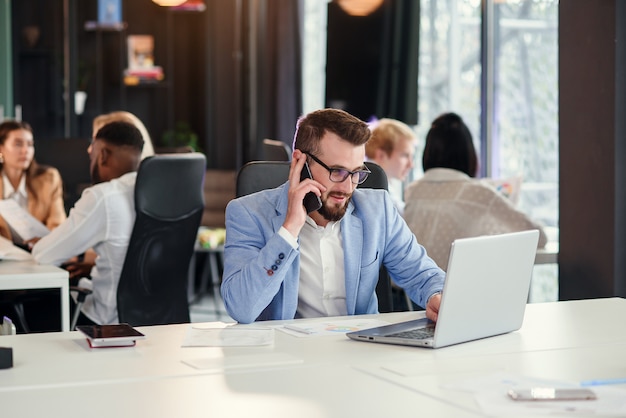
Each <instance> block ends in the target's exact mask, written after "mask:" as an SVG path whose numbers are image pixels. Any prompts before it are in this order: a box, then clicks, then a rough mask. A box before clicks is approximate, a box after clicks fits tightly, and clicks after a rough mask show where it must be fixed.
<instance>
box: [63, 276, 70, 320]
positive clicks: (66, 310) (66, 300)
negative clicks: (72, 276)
mask: <svg viewBox="0 0 626 418" xmlns="http://www.w3.org/2000/svg"><path fill="white" fill-rule="evenodd" d="M61 330H62V331H70V282H69V279H66V280H65V282H64V283H63V284H62V285H61Z"/></svg>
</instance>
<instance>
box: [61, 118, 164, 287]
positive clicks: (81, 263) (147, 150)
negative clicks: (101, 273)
mask: <svg viewBox="0 0 626 418" xmlns="http://www.w3.org/2000/svg"><path fill="white" fill-rule="evenodd" d="M110 122H127V123H130V124H132V125H134V126H135V127H136V128H137V129H139V132H141V136H142V138H143V150H142V151H141V159H142V160H143V159H144V158H146V157H151V156H153V155H154V147H153V146H152V140H151V139H150V134H149V133H148V130H147V129H146V126H145V125H144V124H143V122H142V121H141V119H139V118H138V117H137V116H135V115H134V114H132V113H130V112H126V111H124V110H118V111H115V112H110V113H104V114H102V115H99V116H96V117H95V118H94V119H93V122H92V128H93V133H92V137H93V138H95V137H96V134H97V133H98V131H99V130H100V128H102V127H103V126H104V125H106V124H107V123H110ZM95 261H96V253H95V252H94V251H93V249H91V248H90V249H88V250H87V251H85V253H84V254H81V255H80V256H78V257H74V258H72V259H70V260H67V262H65V263H63V267H64V268H65V269H66V270H67V271H68V272H69V273H70V279H72V280H77V279H80V278H81V277H89V276H91V269H92V268H93V266H94V265H95Z"/></svg>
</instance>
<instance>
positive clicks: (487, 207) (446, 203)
mask: <svg viewBox="0 0 626 418" xmlns="http://www.w3.org/2000/svg"><path fill="white" fill-rule="evenodd" d="M405 203H406V206H405V209H404V218H405V220H406V222H407V224H408V225H409V228H410V229H411V231H413V233H414V234H415V236H416V237H417V241H418V242H419V243H420V244H422V245H423V246H424V247H425V248H426V251H427V252H428V255H429V256H430V257H431V258H432V259H433V260H435V262H436V263H437V265H439V267H441V268H442V269H443V270H446V269H447V267H448V258H449V256H450V246H451V244H452V242H453V241H454V240H455V239H457V238H467V237H475V236H480V235H495V234H503V233H507V232H517V231H525V230H530V229H538V230H539V232H540V237H539V247H543V246H545V244H546V242H547V237H546V235H545V233H544V232H543V229H542V227H541V225H539V224H538V223H536V222H534V221H532V220H531V219H530V218H529V217H528V216H527V215H526V214H525V213H523V212H521V211H519V210H517V209H516V208H515V207H514V206H513V204H512V203H511V202H510V201H509V200H508V199H507V198H506V197H505V196H503V195H502V194H500V193H499V192H498V191H497V190H496V189H495V188H493V187H491V186H490V185H489V184H487V183H486V182H483V181H481V180H478V179H474V178H471V177H469V176H468V175H466V174H465V173H463V172H461V171H457V170H451V169H447V168H432V169H430V170H427V171H426V172H425V173H424V177H422V178H421V179H419V180H417V181H415V182H413V183H411V184H410V185H409V186H408V187H407V190H406V194H405Z"/></svg>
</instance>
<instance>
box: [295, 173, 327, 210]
mask: <svg viewBox="0 0 626 418" xmlns="http://www.w3.org/2000/svg"><path fill="white" fill-rule="evenodd" d="M312 178H313V176H311V170H310V169H309V163H308V162H306V161H305V162H304V167H302V171H301V172H300V181H302V180H304V179H312ZM302 203H303V204H304V208H305V209H306V212H307V213H311V212H315V211H316V210H318V209H319V208H321V207H322V200H321V199H320V198H319V196H318V195H316V194H315V193H313V192H308V193H307V194H306V195H304V200H303V201H302Z"/></svg>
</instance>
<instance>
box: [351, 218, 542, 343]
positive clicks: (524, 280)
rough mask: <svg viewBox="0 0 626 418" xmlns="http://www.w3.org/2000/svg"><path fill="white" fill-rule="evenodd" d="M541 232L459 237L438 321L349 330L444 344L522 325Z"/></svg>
mask: <svg viewBox="0 0 626 418" xmlns="http://www.w3.org/2000/svg"><path fill="white" fill-rule="evenodd" d="M538 240H539V231H537V230H533V231H524V232H516V233H510V234H502V235H490V236H482V237H475V238H464V239H458V240H456V241H454V243H453V244H452V251H451V252H450V259H449V262H448V270H447V276H446V281H445V284H444V288H443V292H442V295H441V305H440V307H439V316H438V320H437V324H436V326H435V324H434V323H433V322H432V321H429V320H428V319H426V318H422V319H417V320H413V321H407V322H402V323H398V324H391V325H386V326H382V327H377V328H370V329H366V330H360V331H354V332H349V333H347V335H348V337H350V338H352V339H354V340H357V341H367V342H377V343H387V344H400V345H411V346H420V347H430V348H439V347H445V346H449V345H452V344H459V343H463V342H467V341H472V340H477V339H480V338H486V337H491V336H494V335H499V334H505V333H508V332H511V331H515V330H517V329H519V328H520V327H521V326H522V321H523V319H524V311H525V308H526V302H527V299H528V292H529V289H530V280H531V277H532V269H533V264H534V260H535V253H536V251H537V242H538Z"/></svg>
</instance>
